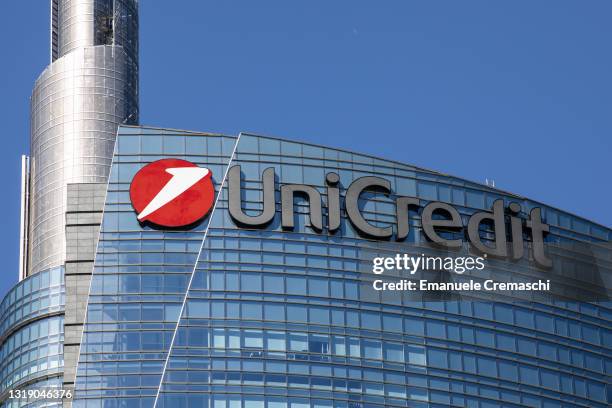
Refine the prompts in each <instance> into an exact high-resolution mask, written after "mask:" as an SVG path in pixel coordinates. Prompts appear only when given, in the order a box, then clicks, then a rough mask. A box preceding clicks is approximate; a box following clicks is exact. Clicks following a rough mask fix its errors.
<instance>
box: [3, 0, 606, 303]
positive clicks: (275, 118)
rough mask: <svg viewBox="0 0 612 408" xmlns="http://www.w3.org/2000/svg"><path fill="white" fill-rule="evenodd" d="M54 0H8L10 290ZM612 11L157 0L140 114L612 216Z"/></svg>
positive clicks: (596, 6) (601, 6)
mask: <svg viewBox="0 0 612 408" xmlns="http://www.w3.org/2000/svg"><path fill="white" fill-rule="evenodd" d="M48 3H49V2H48V1H42V0H28V1H6V2H4V3H3V11H2V14H3V16H4V20H3V23H2V25H0V34H1V36H2V38H3V41H2V55H3V56H2V59H1V61H0V78H2V86H1V88H0V89H1V92H0V114H1V115H2V116H1V119H2V124H3V127H2V132H3V137H2V140H3V146H2V153H1V154H2V156H1V157H2V160H1V161H0V165H1V166H2V167H1V171H2V175H3V178H4V180H5V183H6V184H5V191H4V197H3V200H2V201H1V202H0V206H1V207H0V208H1V212H2V214H3V221H2V226H3V228H2V232H1V233H0V259H2V261H3V262H2V264H3V265H2V277H3V278H2V279H1V280H0V294H4V293H5V291H6V290H7V289H8V287H9V286H10V285H12V284H13V283H14V282H15V281H16V279H17V265H18V235H19V227H18V219H19V167H20V165H19V161H20V155H21V154H22V153H24V152H27V151H28V142H27V140H28V132H29V125H28V123H29V122H28V109H29V108H28V98H29V95H30V91H31V88H32V85H33V83H34V80H35V79H36V77H37V76H38V74H39V73H40V72H41V71H42V69H43V68H44V67H45V65H46V64H47V63H48V61H49V50H48V45H49V34H48V25H49V10H48ZM162 4H163V5H164V6H165V7H163V8H162V7H161V5H162ZM170 5H171V6H172V7H170ZM611 15H612V2H610V1H603V0H600V1H594V0H593V1H588V2H587V1H578V0H575V1H559V0H554V1H553V0H547V1H542V0H541V1H512V2H509V1H505V2H502V1H496V2H492V1H469V0H465V1H418V2H417V1H407V0H385V1H374V0H370V1H358V0H350V1H349V0H343V1H340V0H335V1H329V0H325V1H320V0H310V1H303V2H288V1H286V0H285V1H281V0H278V1H267V0H264V1H256V2H255V1H252V0H251V1H247V0H240V1H238V0H232V1H228V0H216V1H208V0H193V1H186V0H184V1H177V2H169V1H164V2H161V1H152V0H142V1H141V16H140V22H141V30H140V39H141V41H140V44H141V58H140V66H141V76H140V78H141V82H140V85H141V87H140V89H141V112H142V115H141V123H142V124H146V125H154V126H166V127H175V128H183V129H191V130H201V131H213V132H223V133H230V134H236V133H237V132H239V131H251V132H256V133H261V134H268V135H274V136H281V137H285V138H292V139H297V140H304V141H309V142H314V143H322V144H326V145H331V146H334V147H341V148H348V149H351V150H355V151H358V152H367V153H371V154H374V155H377V156H381V157H385V158H390V159H395V160H400V161H403V162H407V163H412V164H415V165H419V166H422V167H426V168H430V169H433V170H438V171H442V172H445V173H450V174H453V175H456V176H461V177H465V178H467V179H471V180H475V181H480V182H483V181H484V179H485V177H487V178H490V179H491V178H492V179H494V180H495V182H496V184H497V186H498V187H500V188H502V189H504V190H509V191H512V192H515V193H518V194H522V195H525V196H528V197H530V198H533V199H536V200H539V201H543V202H545V203H547V204H550V205H553V206H557V207H560V208H562V209H564V210H568V211H571V212H574V213H576V214H579V215H582V216H584V217H587V218H590V219H592V220H594V221H597V222H599V223H602V224H604V225H607V226H611V225H612V208H611V207H610V203H611V202H612V182H611V181H610V178H611V177H610V176H611V175H612V171H611V168H612V167H611V163H612V160H611V157H610V156H611V153H612V123H611V120H612V53H611V52H610V47H611V44H612V25H611V24H610V16H611ZM516 159H518V160H519V163H520V166H518V167H517V166H516V162H515V160H516Z"/></svg>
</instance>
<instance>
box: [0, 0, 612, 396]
mask: <svg viewBox="0 0 612 408" xmlns="http://www.w3.org/2000/svg"><path fill="white" fill-rule="evenodd" d="M51 6H52V13H51V14H52V19H51V23H52V29H51V60H52V62H51V64H50V66H49V67H47V69H46V70H45V71H44V72H43V74H42V75H41V77H40V78H39V79H38V80H37V82H36V86H35V88H34V92H33V96H32V136H31V145H32V148H31V157H30V158H27V157H26V158H25V159H24V162H23V166H24V168H23V186H22V187H23V188H22V197H23V198H22V202H23V206H22V233H21V237H22V267H21V268H22V271H21V274H22V276H21V279H20V282H19V283H18V284H17V285H16V286H15V287H14V288H12V289H11V290H10V291H9V293H8V294H7V296H6V297H5V298H4V299H3V301H2V303H1V304H0V408H5V407H11V408H13V407H22V406H28V407H29V406H34V407H55V406H57V407H59V406H64V407H69V406H71V405H72V406H75V407H85V408H90V407H95V408H131V407H138V408H145V407H147V408H148V407H152V408H161V407H181V408H196V407H197V408H201V407H205V408H387V407H418V408H425V407H428V408H429V407H433V408H437V407H475V408H493V407H495V408H497V407H500V408H501V407H504V408H506V407H513V408H520V407H525V406H527V407H533V408H539V407H546V408H548V407H589V408H591V407H595V408H600V407H601V408H604V407H608V406H609V404H610V403H611V402H612V390H611V388H610V384H609V378H610V373H611V371H612V359H611V358H610V351H611V345H612V327H611V322H612V308H611V304H610V301H609V298H610V276H611V275H612V251H611V247H610V241H611V239H612V229H610V228H609V227H606V226H602V225H598V224H596V223H594V222H591V221H589V220H586V219H584V218H581V217H579V216H576V215H573V214H569V213H567V212H564V211H562V210H559V209H556V208H553V207H551V206H547V205H545V204H542V203H539V202H536V201H534V200H531V199H529V198H527V197H523V196H520V195H517V194H512V193H509V192H505V191H502V190H499V189H496V188H494V187H492V186H489V185H482V184H478V183H474V182H471V181H468V180H464V179H461V178H458V177H454V176H451V175H448V174H443V173H439V172H436V171H431V170H426V169H422V168H419V167H416V166H413V165H410V164H405V163H399V162H395V161H391V160H387V159H384V158H378V157H375V156H372V155H368V154H360V153H354V152H350V151H345V150H341V149H335V148H333V147H325V146H319V145H313V144H308V143H300V142H295V141H291V140H283V139H277V138H271V137H266V136H260V135H254V134H246V133H241V134H239V135H219V134H210V133H202V132H193V131H183V130H177V129H161V128H155V127H145V126H130V124H132V125H133V124H135V123H136V122H137V120H138V99H137V97H138V79H137V78H138V43H137V37H138V35H137V31H138V3H137V1H136V0H114V1H112V0H81V1H77V0H72V1H68V0H65V1H62V0H52V1H51ZM169 163H170V164H169ZM517 165H522V164H521V163H517ZM179 170H180V171H179ZM186 170H187V171H186ZM194 170H195V172H194ZM194 174H195V178H191V177H193V175H194ZM181 175H187V177H186V178H182V176H181ZM198 175H200V176H198ZM202 177H203V178H202ZM179 179H180V180H179ZM204 180H205V183H204ZM147 209H148V210H147ZM401 255H406V256H408V255H410V256H413V257H416V258H419V259H421V260H423V262H425V259H426V258H430V259H434V260H435V259H451V260H452V261H453V264H454V265H455V269H453V267H446V266H444V267H443V266H442V265H441V264H440V265H439V266H436V264H435V263H434V264H433V265H434V267H433V268H431V269H428V268H421V270H419V271H415V272H416V273H417V275H416V276H417V277H418V278H426V279H428V280H429V281H430V282H433V283H435V284H440V285H443V284H462V283H468V282H476V283H477V284H481V285H486V284H487V283H486V282H493V283H495V282H501V283H506V284H519V283H525V282H529V283H531V282H535V281H552V284H550V285H551V289H550V290H539V291H538V290H533V291H524V292H521V291H520V290H518V289H517V290H516V291H511V290H493V291H491V292H486V291H474V292H470V291H469V290H465V291H454V292H453V291H450V292H443V291H437V292H436V291H434V290H432V291H426V290H423V291H420V292H419V291H413V292H410V291H406V290H403V291H396V292H390V291H388V292H383V291H379V290H378V289H376V286H375V285H376V281H378V280H380V281H384V282H386V283H392V284H393V283H397V282H396V281H395V280H394V279H399V278H404V277H407V278H411V274H407V275H406V274H402V273H399V274H398V273H397V272H398V271H401V268H399V267H390V268H388V270H387V271H385V272H384V274H377V273H376V272H374V269H373V266H374V265H376V264H377V261H376V260H377V259H379V260H380V259H382V260H383V261H384V260H385V259H386V260H391V261H392V262H393V259H398V258H400V257H401ZM477 255H479V257H478V259H480V261H479V262H482V263H483V265H484V268H482V269H477V270H469V271H465V270H464V271H461V272H457V271H458V270H457V269H456V267H457V266H459V267H460V268H463V267H465V266H466V264H467V259H468V258H473V257H475V256H477ZM487 255H489V258H487ZM459 262H461V263H460V264H459ZM383 264H385V265H386V264H387V262H386V261H384V262H382V263H380V262H379V266H380V265H383ZM455 272H456V273H455ZM398 281H399V280H398Z"/></svg>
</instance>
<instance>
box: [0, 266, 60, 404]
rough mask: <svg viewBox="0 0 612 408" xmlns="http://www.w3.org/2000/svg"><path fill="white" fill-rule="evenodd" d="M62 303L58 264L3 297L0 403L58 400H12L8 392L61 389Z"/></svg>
mask: <svg viewBox="0 0 612 408" xmlns="http://www.w3.org/2000/svg"><path fill="white" fill-rule="evenodd" d="M64 303H65V299H64V273H63V269H62V268H55V269H51V270H47V271H43V272H41V273H39V274H36V275H33V276H30V277H28V278H26V279H24V280H22V281H21V282H19V284H17V285H16V286H15V287H14V288H13V289H11V291H10V292H9V293H8V294H7V295H6V297H5V298H4V300H3V301H2V304H1V305H0V321H1V322H2V324H1V326H0V333H1V337H0V390H1V391H2V392H1V393H0V406H1V407H5V406H6V407H17V406H25V405H28V406H53V404H55V403H56V404H61V402H60V401H56V402H55V403H53V402H49V401H38V402H36V401H33V400H30V401H27V400H25V399H22V400H19V399H11V398H10V391H11V390H13V391H14V390H28V389H61V388H62V370H63V357H62V352H63V341H64ZM37 404H38V405H37Z"/></svg>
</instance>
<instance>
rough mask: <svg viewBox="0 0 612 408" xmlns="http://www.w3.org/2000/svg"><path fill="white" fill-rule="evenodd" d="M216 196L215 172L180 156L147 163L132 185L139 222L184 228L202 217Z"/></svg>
mask: <svg viewBox="0 0 612 408" xmlns="http://www.w3.org/2000/svg"><path fill="white" fill-rule="evenodd" d="M214 196H215V188H214V186H213V183H212V172H211V171H210V170H209V169H206V168H202V167H198V166H197V165H196V164H194V163H191V162H188V161H186V160H180V159H162V160H157V161H155V162H153V163H150V164H147V165H146V166H144V167H143V168H142V169H140V170H139V171H138V173H136V175H135V176H134V179H132V184H131V185H130V199H131V201H132V206H133V207H134V210H136V213H137V214H138V216H137V218H138V221H140V222H145V221H146V222H150V223H152V224H155V225H159V226H163V227H183V226H187V225H190V224H193V223H195V222H196V221H198V220H200V219H202V218H203V217H204V216H205V215H206V214H208V212H209V211H210V209H211V208H212V206H213V201H214Z"/></svg>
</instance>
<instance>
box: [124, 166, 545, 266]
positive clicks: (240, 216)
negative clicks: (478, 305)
mask: <svg viewBox="0 0 612 408" xmlns="http://www.w3.org/2000/svg"><path fill="white" fill-rule="evenodd" d="M241 178H242V175H241V169H240V166H239V165H236V166H232V167H231V168H230V169H229V172H228V176H227V182H228V190H229V197H228V199H229V214H230V216H231V218H232V220H233V221H234V222H235V223H236V225H238V226H239V227H243V228H265V227H266V226H268V225H269V224H270V223H272V221H273V220H274V217H276V202H275V191H276V190H277V186H276V177H275V174H274V168H273V167H270V168H267V169H265V170H264V172H263V174H262V183H263V203H262V206H263V208H262V210H261V212H260V213H259V214H257V215H248V214H246V213H245V212H244V211H243V209H242V207H243V206H242V182H241ZM325 186H326V190H327V191H326V193H327V200H326V201H327V202H326V203H325V204H324V203H323V199H322V197H321V193H320V192H319V190H317V189H316V188H314V187H312V186H308V185H303V184H281V185H280V198H281V203H280V207H281V226H282V228H283V229H284V230H293V229H294V227H295V224H294V200H295V198H296V197H298V196H299V197H301V198H303V199H306V200H307V201H308V204H309V209H310V211H309V216H310V228H311V229H312V230H313V231H314V232H317V233H323V232H324V230H327V232H328V233H331V234H333V233H335V232H337V231H338V230H339V229H340V222H341V216H340V212H341V207H342V206H343V207H344V210H345V212H346V216H347V218H348V219H349V221H350V223H351V225H352V226H353V228H354V229H355V231H357V233H358V234H359V235H361V236H363V237H366V238H370V239H378V240H391V239H395V240H396V241H403V240H405V239H406V237H407V236H408V232H409V228H410V227H409V225H410V224H409V219H408V218H409V211H410V210H413V211H417V212H418V213H420V217H421V225H422V228H423V232H424V233H425V235H426V237H427V238H428V239H429V240H430V241H431V242H432V243H434V244H435V245H438V246H441V247H443V248H447V249H459V248H461V247H462V245H463V241H464V240H465V239H464V238H467V240H468V241H469V242H470V244H471V246H472V248H473V249H474V250H476V251H477V252H480V253H482V254H487V255H491V256H494V257H499V258H509V259H512V260H518V259H521V258H522V257H523V255H524V253H523V252H524V250H523V244H524V242H523V234H524V229H527V230H529V232H530V235H531V244H532V249H533V258H534V260H535V262H536V263H537V264H538V266H540V267H543V268H549V267H551V266H552V262H551V260H550V259H549V258H548V257H547V256H546V254H545V251H544V234H546V233H547V232H548V231H549V227H548V225H546V224H544V223H543V222H542V217H541V210H540V208H533V209H532V210H531V212H530V214H529V218H528V219H523V218H521V217H519V213H520V212H521V207H520V205H519V204H518V203H511V204H510V205H509V206H508V207H507V208H505V207H504V202H503V200H501V199H500V200H497V201H495V202H494V203H493V207H492V208H491V210H490V211H480V212H476V213H474V214H472V216H471V217H470V218H469V220H468V222H467V225H463V222H462V219H461V216H460V214H459V212H458V211H457V209H456V208H454V207H453V206H451V205H450V204H447V203H444V202H439V201H430V202H428V203H427V204H426V205H424V206H423V205H422V203H421V200H420V199H419V198H417V197H406V196H398V197H395V207H396V212H395V217H396V219H395V223H390V224H389V225H387V226H384V227H380V226H376V225H373V224H371V223H370V222H368V221H367V220H366V219H365V217H364V215H363V213H362V211H361V210H360V207H359V201H360V199H361V200H363V198H362V193H364V192H372V193H379V194H383V195H386V196H390V195H392V191H391V183H390V182H389V181H388V180H385V179H384V178H380V177H373V176H368V177H361V178H358V179H356V180H354V181H353V182H352V183H351V184H350V185H349V186H348V188H346V191H345V192H344V200H341V199H340V198H341V194H340V177H339V176H338V174H336V173H333V172H330V173H327V175H326V176H325ZM214 194H215V190H214V186H213V183H212V174H211V172H210V170H208V169H205V168H201V167H198V166H197V165H195V164H193V163H191V162H188V161H185V160H179V159H163V160H158V161H156V162H153V163H150V164H148V165H146V166H145V167H143V168H142V169H140V171H138V173H136V175H135V176H134V179H133V180H132V184H131V185H130V198H131V200H132V206H133V207H134V209H135V210H136V213H137V214H138V216H137V218H138V220H139V221H141V222H150V223H153V224H155V225H158V226H162V227H185V226H189V225H192V224H194V223H195V222H197V221H198V220H200V219H202V218H203V217H204V216H205V215H206V214H207V213H208V212H209V211H210V209H211V208H212V206H213V201H214ZM341 201H343V203H341ZM324 206H325V207H326V210H327V211H326V214H327V217H326V221H327V222H326V225H324V224H323V207H324ZM393 224H395V225H396V226H397V227H396V229H395V231H394V228H393ZM481 225H488V226H489V227H490V228H491V229H492V230H493V231H494V234H495V240H494V244H493V245H489V244H485V243H484V242H483V241H482V239H481V237H480V232H479V229H480V227H481ZM444 232H455V233H459V234H455V236H460V237H461V238H454V239H449V238H445V237H443V236H442V235H441V234H442V233H444ZM508 237H510V238H511V239H510V242H511V246H510V248H508Z"/></svg>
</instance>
